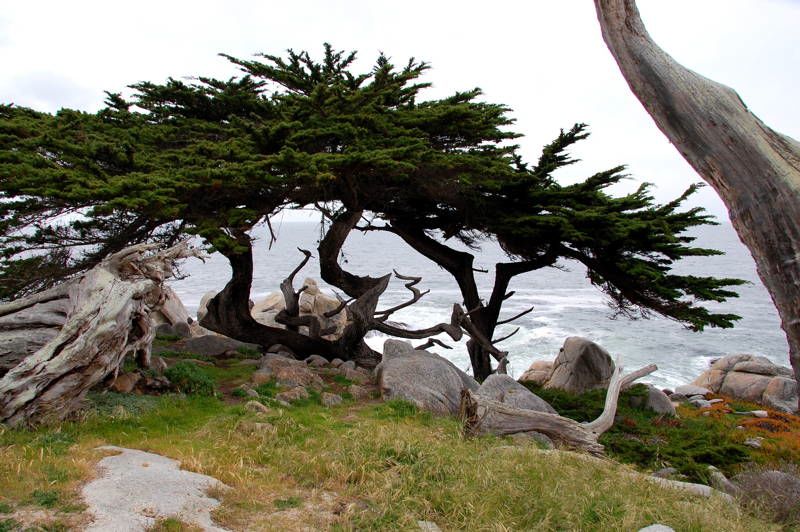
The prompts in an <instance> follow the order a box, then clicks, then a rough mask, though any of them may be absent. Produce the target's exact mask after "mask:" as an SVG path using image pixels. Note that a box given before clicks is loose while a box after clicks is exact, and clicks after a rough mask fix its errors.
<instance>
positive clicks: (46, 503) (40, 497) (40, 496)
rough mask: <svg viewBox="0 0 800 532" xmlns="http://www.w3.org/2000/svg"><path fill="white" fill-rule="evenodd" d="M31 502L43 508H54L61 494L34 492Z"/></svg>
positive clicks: (46, 491) (51, 491)
mask: <svg viewBox="0 0 800 532" xmlns="http://www.w3.org/2000/svg"><path fill="white" fill-rule="evenodd" d="M31 501H32V502H33V503H34V504H37V505H39V506H41V507H42V508H53V507H55V506H56V505H57V504H58V502H59V493H58V492H57V491H55V490H34V491H33V493H32V494H31Z"/></svg>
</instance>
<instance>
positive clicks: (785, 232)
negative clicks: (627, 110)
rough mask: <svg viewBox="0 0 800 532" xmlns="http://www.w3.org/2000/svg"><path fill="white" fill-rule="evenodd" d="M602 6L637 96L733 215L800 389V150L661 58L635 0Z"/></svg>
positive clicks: (725, 95) (719, 89)
mask: <svg viewBox="0 0 800 532" xmlns="http://www.w3.org/2000/svg"><path fill="white" fill-rule="evenodd" d="M595 7H596V8H597V17H598V19H599V21H600V27H601V29H602V32H603V39H605V42H606V44H607V45H608V48H609V50H611V54H612V55H613V56H614V59H616V61H617V64H618V65H619V67H620V70H622V74H623V76H625V79H626V80H627V82H628V85H629V86H630V88H631V90H632V91H633V93H634V94H635V95H636V97H637V98H639V101H641V102H642V105H644V107H645V109H647V112H648V113H650V116H652V117H653V120H655V122H656V125H657V126H658V127H659V129H661V131H662V132H663V133H664V134H665V135H666V136H667V138H668V139H669V140H670V141H671V142H672V143H673V144H674V145H675V147H676V148H677V149H678V151H679V152H680V153H681V155H683V157H684V158H685V159H686V160H687V161H688V162H689V164H691V165H692V167H693V168H694V169H695V170H696V171H697V173H698V174H700V176H701V177H702V178H703V179H705V180H706V181H707V182H708V183H710V184H711V186H712V187H714V189H715V190H716V191H717V192H718V193H719V195H720V197H721V198H722V201H723V202H724V203H725V205H726V206H727V208H728V211H729V213H730V216H731V222H732V223H733V226H734V228H735V229H736V232H737V233H738V234H739V238H741V240H742V242H744V244H745V245H746V246H747V247H748V248H749V249H750V252H751V253H752V255H753V258H754V259H755V261H756V266H757V268H758V274H759V276H760V277H761V280H762V281H763V282H764V285H766V287H767V290H769V293H770V295H771V296H772V300H773V301H774V303H775V306H776V307H777V309H778V313H779V314H780V317H781V324H782V327H783V330H784V331H785V332H786V337H787V338H788V340H789V356H790V360H791V363H792V367H793V368H794V373H795V377H796V378H797V379H798V380H800V223H798V221H800V143H798V142H797V141H796V140H794V139H792V138H790V137H787V136H785V135H782V134H780V133H778V132H776V131H773V130H772V129H770V128H769V127H768V126H767V125H766V124H764V123H763V122H762V121H761V120H759V119H758V117H757V116H755V115H754V114H753V113H751V112H750V111H749V110H748V109H747V106H746V105H745V104H744V102H743V101H742V100H741V99H740V98H739V95H738V94H736V92H734V91H733V90H732V89H730V88H728V87H726V86H724V85H721V84H719V83H716V82H714V81H712V80H709V79H707V78H704V77H703V76H700V75H699V74H696V73H695V72H692V71H691V70H688V69H686V68H684V67H683V66H681V65H680V64H678V63H677V62H676V61H675V60H674V59H672V57H670V56H669V55H667V54H666V53H665V52H664V51H663V50H661V48H659V47H658V46H657V45H656V44H655V43H654V42H653V41H652V39H651V38H650V36H649V35H648V33H647V30H646V29H645V27H644V24H643V23H642V20H641V18H640V17H639V11H638V10H637V9H636V3H635V1H634V0H595Z"/></svg>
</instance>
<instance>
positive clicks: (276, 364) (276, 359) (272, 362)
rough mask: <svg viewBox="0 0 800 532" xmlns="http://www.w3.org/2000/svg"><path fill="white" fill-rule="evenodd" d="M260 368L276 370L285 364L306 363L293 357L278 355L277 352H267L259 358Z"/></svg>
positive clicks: (304, 365) (298, 364) (302, 365)
mask: <svg viewBox="0 0 800 532" xmlns="http://www.w3.org/2000/svg"><path fill="white" fill-rule="evenodd" d="M259 364H260V367H261V369H265V370H269V371H272V372H274V371H276V370H277V369H278V368H283V367H286V366H299V367H306V363H305V362H303V361H302V360H297V359H295V358H293V357H287V356H285V355H279V354H277V353H267V354H265V355H264V356H262V357H261V358H260V359H259Z"/></svg>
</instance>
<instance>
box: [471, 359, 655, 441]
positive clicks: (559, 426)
mask: <svg viewBox="0 0 800 532" xmlns="http://www.w3.org/2000/svg"><path fill="white" fill-rule="evenodd" d="M656 369H658V368H657V367H656V366H655V365H654V364H650V365H649V366H645V367H644V368H642V369H640V370H637V371H634V372H633V373H630V374H628V375H625V376H623V375H622V368H621V367H620V365H619V361H617V365H616V368H615V369H614V373H613V374H612V376H611V380H610V381H609V384H608V392H607V393H606V402H605V406H604V408H603V412H602V413H601V414H600V416H599V417H598V418H597V419H595V420H594V421H590V422H588V423H579V422H577V421H574V420H572V419H569V418H566V417H562V416H559V415H558V414H549V413H547V412H537V411H535V410H526V409H521V408H514V407H511V406H508V405H506V404H503V403H500V402H498V401H493V400H491V399H487V398H486V397H482V396H480V395H477V394H474V393H472V392H471V391H469V390H466V389H465V390H464V391H463V392H461V418H462V420H463V421H464V429H465V432H466V433H467V434H469V435H473V434H494V435H497V436H506V435H509V434H516V433H519V432H531V431H535V432H541V433H542V434H545V435H547V436H549V437H550V438H551V439H552V440H554V441H557V442H560V443H561V444H563V445H566V446H567V447H571V448H573V449H579V450H582V451H586V452H588V453H591V454H595V455H600V454H603V446H602V445H601V444H600V443H598V442H597V439H598V438H599V437H600V436H601V435H602V434H603V433H604V432H606V431H607V430H608V429H610V428H611V427H612V425H613V424H614V416H615V415H616V413H617V402H618V401H619V392H620V390H622V389H624V388H626V387H628V386H630V385H631V384H632V383H633V381H635V380H636V379H639V378H641V377H644V376H645V375H649V374H650V373H652V372H654V371H655V370H656Z"/></svg>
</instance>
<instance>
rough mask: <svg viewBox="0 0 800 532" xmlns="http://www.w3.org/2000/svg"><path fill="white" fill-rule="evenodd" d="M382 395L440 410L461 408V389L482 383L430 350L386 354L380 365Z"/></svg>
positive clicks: (443, 411)
mask: <svg viewBox="0 0 800 532" xmlns="http://www.w3.org/2000/svg"><path fill="white" fill-rule="evenodd" d="M376 375H377V380H378V385H379V388H380V391H381V397H383V399H384V400H388V399H404V400H406V401H409V402H411V403H413V404H415V405H416V406H417V407H418V408H420V409H422V410H427V411H430V412H434V413H436V414H444V415H447V414H452V415H456V414H458V412H459V407H460V404H461V390H463V389H464V388H468V389H470V390H472V391H477V390H478V383H477V382H476V381H475V380H474V379H472V377H470V376H468V375H466V374H465V373H464V372H463V371H461V370H459V369H458V368H457V367H456V366H455V365H454V364H453V363H452V362H450V361H449V360H446V359H444V358H442V357H440V356H439V355H435V354H433V353H428V352H427V351H413V352H410V353H407V354H404V355H402V356H389V357H385V358H384V359H383V360H382V361H381V363H380V364H379V365H378V367H377V368H376Z"/></svg>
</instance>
